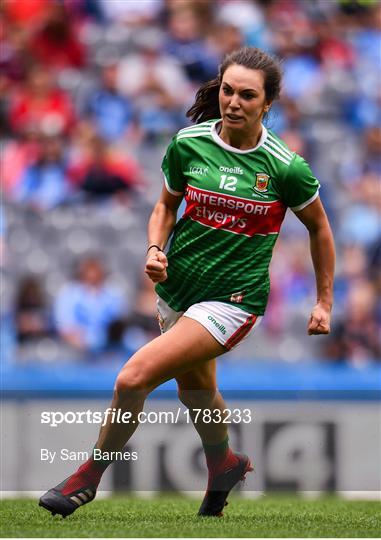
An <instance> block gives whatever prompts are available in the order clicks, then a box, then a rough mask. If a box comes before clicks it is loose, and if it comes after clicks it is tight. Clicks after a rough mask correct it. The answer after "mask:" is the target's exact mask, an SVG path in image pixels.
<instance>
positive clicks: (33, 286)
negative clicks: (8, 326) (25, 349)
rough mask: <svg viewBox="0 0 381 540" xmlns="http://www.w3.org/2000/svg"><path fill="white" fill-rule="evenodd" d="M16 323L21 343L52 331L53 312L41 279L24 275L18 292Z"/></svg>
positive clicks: (18, 338)
mask: <svg viewBox="0 0 381 540" xmlns="http://www.w3.org/2000/svg"><path fill="white" fill-rule="evenodd" d="M15 325H16V335H17V340H18V342H19V343H27V342H30V341H35V340H36V339H39V338H42V337H45V336H48V335H50V334H51V333H52V320H51V314H50V313H49V309H48V307H47V301H46V297H45V293H44V291H43V288H42V284H41V282H40V280H39V279H37V278H36V277H34V276H32V275H26V276H24V277H23V278H22V279H21V281H20V283H19V285H18V290H17V293H16V300H15Z"/></svg>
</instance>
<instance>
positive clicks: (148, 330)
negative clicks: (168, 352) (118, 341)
mask: <svg viewBox="0 0 381 540" xmlns="http://www.w3.org/2000/svg"><path fill="white" fill-rule="evenodd" d="M159 335H160V330H159V324H158V321H157V308H156V293H155V287H154V284H153V283H152V281H151V280H149V279H148V278H147V276H146V275H144V276H143V279H142V281H141V286H140V288H139V291H138V293H137V295H136V299H135V301H134V308H133V310H132V312H131V313H130V316H129V317H128V319H127V320H126V330H125V333H124V338H123V342H124V344H125V347H126V349H127V350H128V351H130V352H131V353H134V352H135V351H137V350H138V349H140V347H142V346H143V345H145V344H146V343H148V342H149V341H151V340H152V339H153V338H155V337H157V336H159Z"/></svg>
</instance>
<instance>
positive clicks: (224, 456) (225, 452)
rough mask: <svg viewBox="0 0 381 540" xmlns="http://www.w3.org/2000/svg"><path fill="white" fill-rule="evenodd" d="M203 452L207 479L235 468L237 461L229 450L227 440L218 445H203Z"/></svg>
mask: <svg viewBox="0 0 381 540" xmlns="http://www.w3.org/2000/svg"><path fill="white" fill-rule="evenodd" d="M204 451H205V456H206V464H207V466H208V471H209V478H211V477H214V476H217V475H218V474H221V473H223V472H224V471H226V469H230V468H231V467H235V465H237V463H238V461H239V460H238V458H237V457H236V456H235V455H234V454H233V452H232V450H231V449H230V448H229V439H228V438H226V439H225V440H224V441H222V442H221V443H219V444H204Z"/></svg>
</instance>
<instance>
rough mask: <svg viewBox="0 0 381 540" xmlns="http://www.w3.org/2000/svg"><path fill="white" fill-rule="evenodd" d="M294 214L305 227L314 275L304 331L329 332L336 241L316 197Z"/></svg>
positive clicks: (314, 332) (313, 333)
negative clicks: (313, 291) (311, 304)
mask: <svg viewBox="0 0 381 540" xmlns="http://www.w3.org/2000/svg"><path fill="white" fill-rule="evenodd" d="M295 214H296V216H297V217H298V218H299V219H300V221H301V222H302V223H303V224H304V225H305V226H306V228H307V229H308V232H309V235H310V249H311V257H312V262H313V265H314V270H315V277H316V296H317V302H316V305H315V306H314V308H313V310H312V313H311V316H310V319H309V322H308V328H307V331H308V334H309V335H317V334H329V332H330V320H331V310H332V304H333V276H334V270H335V244H334V240H333V235H332V231H331V227H330V225H329V222H328V218H327V215H326V213H325V211H324V208H323V205H322V203H321V201H320V198H319V197H318V198H317V199H315V201H314V202H313V203H311V204H309V205H308V206H306V208H303V210H300V211H298V212H295Z"/></svg>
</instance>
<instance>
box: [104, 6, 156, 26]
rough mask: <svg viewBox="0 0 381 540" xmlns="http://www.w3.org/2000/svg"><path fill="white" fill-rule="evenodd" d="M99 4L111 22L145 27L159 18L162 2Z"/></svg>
mask: <svg viewBox="0 0 381 540" xmlns="http://www.w3.org/2000/svg"><path fill="white" fill-rule="evenodd" d="M98 3H99V6H100V8H101V10H102V12H103V14H104V16H105V17H106V18H107V19H108V20H109V21H119V22H122V23H125V24H128V25H129V26H145V25H147V24H149V23H152V22H153V21H154V20H155V18H156V17H157V16H158V14H159V12H160V9H161V4H162V0H144V2H141V1H139V2H126V1H125V0H113V1H112V2H110V0H98Z"/></svg>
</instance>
